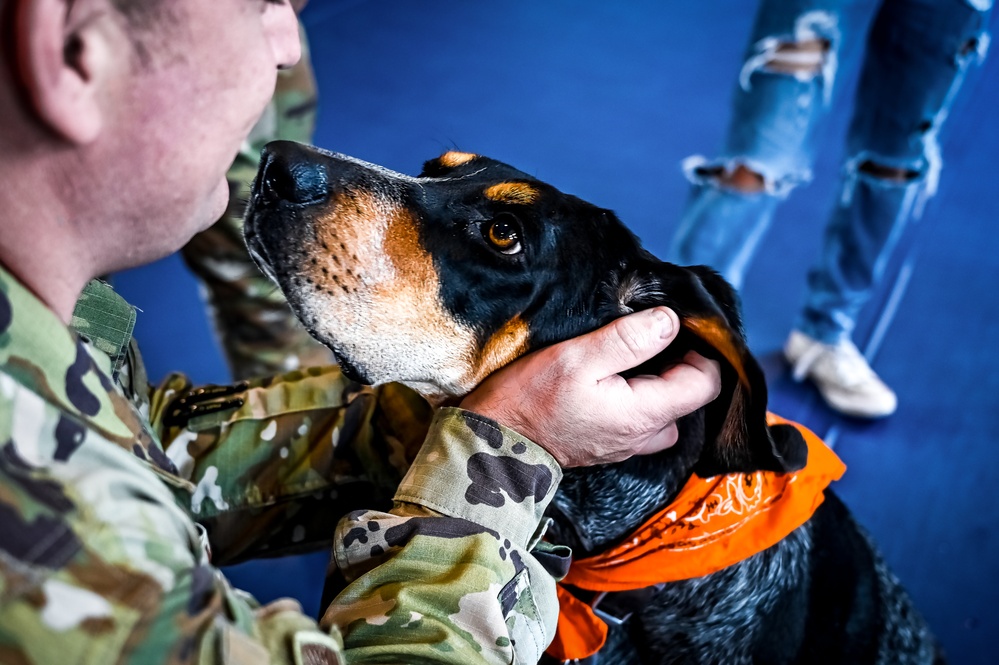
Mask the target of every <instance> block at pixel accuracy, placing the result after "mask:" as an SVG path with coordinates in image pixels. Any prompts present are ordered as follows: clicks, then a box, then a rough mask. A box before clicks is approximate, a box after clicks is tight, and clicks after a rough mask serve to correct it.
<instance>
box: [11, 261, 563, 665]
mask: <svg viewBox="0 0 999 665" xmlns="http://www.w3.org/2000/svg"><path fill="white" fill-rule="evenodd" d="M87 294H88V297H87V298H85V299H84V300H82V301H81V303H80V304H79V306H78V308H77V314H78V315H79V317H80V318H78V319H76V320H75V321H74V323H75V325H76V327H78V328H80V329H82V331H83V334H77V333H76V332H74V331H72V330H70V329H69V328H67V327H66V326H64V325H63V324H62V323H61V322H60V321H59V320H58V319H57V318H56V317H55V315H54V314H53V313H52V312H51V311H50V310H49V309H47V308H46V307H45V306H44V305H43V304H42V303H41V302H40V301H39V300H37V299H36V298H35V297H34V296H33V295H32V294H31V293H30V292H29V291H28V290H27V289H25V288H24V287H23V286H22V285H21V284H20V283H18V282H17V281H16V280H15V279H14V278H13V277H12V276H11V275H10V274H9V273H6V272H4V271H3V269H2V267H0V662H2V663H5V664H6V663H11V664H21V663H25V664H32V665H49V664H55V663H58V664H59V665H71V664H74V663H100V664H102V665H105V664H109V663H143V664H158V663H192V662H193V663H240V664H250V665H252V664H255V663H288V664H291V663H295V664H296V665H305V664H316V665H319V664H321V663H418V662H419V663H425V662H426V663H429V662H433V663H462V664H469V663H480V662H481V663H512V662H513V663H526V662H535V661H536V660H537V659H538V658H539V656H540V654H541V652H542V650H543V649H544V648H545V646H546V645H547V644H548V642H549V641H550V639H551V636H552V634H553V632H554V628H555V621H556V614H557V602H556V599H555V582H554V579H553V577H552V574H551V572H550V571H553V570H555V569H556V568H557V567H558V565H559V564H564V563H565V561H564V554H565V553H564V552H552V551H549V550H545V551H541V550H540V549H538V548H536V546H537V544H538V542H537V541H538V540H539V538H540V532H541V529H540V528H539V524H541V523H542V513H543V511H544V509H545V507H546V505H547V504H548V502H549V501H550V499H551V497H552V495H553V493H554V491H555V489H556V486H557V484H558V482H559V480H560V477H561V472H560V470H559V468H558V466H557V465H556V464H555V462H554V460H553V459H552V458H551V457H550V456H548V454H547V453H545V452H544V451H543V450H541V449H540V448H539V447H537V446H535V445H534V444H533V443H531V442H530V441H527V440H525V439H523V438H522V437H520V436H518V435H517V434H516V433H514V432H512V431H510V430H507V429H504V428H502V427H500V426H498V425H497V424H496V423H494V422H492V421H489V420H486V419H484V418H481V417H478V416H476V415H475V414H472V413H469V412H465V411H462V410H460V409H453V408H451V409H442V410H440V411H438V412H437V413H436V414H433V417H432V418H431V417H430V416H431V414H430V412H429V410H428V409H427V407H426V406H425V404H423V403H422V402H421V401H420V400H418V399H414V397H413V395H412V394H411V393H408V392H407V391H405V390H402V389H400V388H398V387H394V386H386V387H383V388H381V389H378V390H373V389H371V388H366V387H361V386H358V385H356V384H351V383H350V382H348V381H347V380H345V379H344V378H343V377H342V376H341V375H340V374H339V372H338V371H337V370H336V369H335V368H332V367H325V368H315V369H310V370H306V371H300V372H295V373H291V374H286V375H283V376H280V377H277V378H273V379H269V380H259V381H254V382H250V383H248V384H245V385H242V386H237V387H235V388H230V389H209V390H194V389H192V387H191V386H190V385H189V384H188V382H187V381H185V380H184V379H183V377H180V376H172V377H170V378H169V379H167V381H166V382H165V383H164V384H163V385H162V386H160V387H159V388H156V389H150V388H149V387H148V384H147V383H146V380H145V376H144V373H143V370H142V366H141V363H140V362H139V359H138V356H137V355H136V352H135V346H134V344H129V343H126V342H125V340H127V339H129V337H130V333H131V325H132V322H133V321H134V313H133V310H132V309H131V308H129V307H127V306H126V305H125V304H124V303H123V301H120V299H118V298H117V296H116V295H114V294H113V292H112V291H111V290H110V288H109V287H106V286H101V285H99V284H95V285H94V286H93V287H88V291H87ZM424 436H425V442H424ZM421 444H422V446H421ZM164 446H165V447H164ZM407 469H408V470H407ZM404 471H405V473H404V475H403V472H404ZM400 477H401V478H402V480H401V483H399V479H400ZM396 486H397V488H398V489H397V491H395V495H394V497H393V498H392V499H391V500H388V501H387V502H386V508H387V510H373V509H372V507H374V506H376V502H377V501H379V500H380V496H389V494H387V493H384V488H391V487H396ZM355 508H356V510H354V512H350V514H349V515H347V516H346V517H344V518H343V519H340V520H339V523H337V521H338V518H339V517H340V516H342V515H344V513H345V512H346V511H347V510H350V509H355ZM195 519H196V520H197V522H195V521H194V520H195ZM320 546H324V547H325V546H332V551H333V555H334V558H335V561H336V563H337V565H338V566H339V568H340V572H341V574H342V576H343V578H344V580H345V584H346V585H347V586H346V589H345V590H344V591H343V592H342V593H340V594H339V595H338V596H337V598H336V599H335V600H334V601H333V602H332V603H331V604H330V605H329V607H328V608H327V610H326V613H325V616H324V617H323V618H322V620H321V621H320V622H319V623H318V624H317V623H316V622H315V621H314V620H313V619H311V618H308V617H306V616H304V615H303V614H302V612H301V609H300V607H299V606H298V605H297V603H295V602H294V601H291V600H286V601H277V602H275V603H271V604H269V605H265V606H263V607H261V606H259V605H258V604H257V603H255V602H254V601H253V599H252V598H250V597H249V596H248V595H247V594H245V593H242V592H240V591H238V590H236V589H233V588H232V587H231V586H230V585H229V584H228V583H227V581H226V580H225V578H224V577H223V576H222V575H221V574H220V573H219V571H218V570H217V569H216V568H215V566H217V565H220V564H222V563H229V562H233V561H237V560H239V559H243V558H247V557H251V556H258V555H260V554H271V555H275V554H283V553H287V552H292V551H295V550H299V549H306V548H315V547H320Z"/></svg>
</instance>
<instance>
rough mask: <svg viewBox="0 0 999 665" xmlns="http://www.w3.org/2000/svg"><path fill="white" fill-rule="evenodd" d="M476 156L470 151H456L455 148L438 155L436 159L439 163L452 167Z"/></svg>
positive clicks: (465, 162)
mask: <svg viewBox="0 0 999 665" xmlns="http://www.w3.org/2000/svg"><path fill="white" fill-rule="evenodd" d="M476 157H478V155H475V154H473V153H470V152H458V151H457V150H451V151H449V152H445V153H444V154H443V155H441V156H440V157H438V158H437V161H439V162H440V163H441V166H444V167H446V168H449V169H453V168H454V167H456V166H461V165H462V164H467V163H468V162H470V161H472V160H473V159H475V158H476Z"/></svg>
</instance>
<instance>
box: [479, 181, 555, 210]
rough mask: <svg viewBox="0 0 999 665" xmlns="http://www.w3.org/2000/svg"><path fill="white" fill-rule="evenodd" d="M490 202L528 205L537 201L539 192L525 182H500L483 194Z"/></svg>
mask: <svg viewBox="0 0 999 665" xmlns="http://www.w3.org/2000/svg"><path fill="white" fill-rule="evenodd" d="M483 194H485V197H486V198H487V199H489V200H490V201H496V202H497V203H514V204H518V205H530V204H531V203H534V202H535V201H537V200H538V197H539V196H541V192H539V191H538V190H537V189H535V188H534V187H532V186H531V185H528V184H527V183H526V182H501V183H499V184H498V185H493V186H492V187H489V188H488V189H486V191H484V192H483Z"/></svg>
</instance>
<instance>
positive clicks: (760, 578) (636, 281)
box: [244, 142, 945, 665]
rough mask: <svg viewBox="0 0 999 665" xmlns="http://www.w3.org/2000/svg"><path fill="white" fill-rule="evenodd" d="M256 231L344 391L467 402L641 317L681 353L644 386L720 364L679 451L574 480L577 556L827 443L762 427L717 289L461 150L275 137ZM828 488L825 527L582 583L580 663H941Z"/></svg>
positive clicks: (570, 540) (561, 511)
mask: <svg viewBox="0 0 999 665" xmlns="http://www.w3.org/2000/svg"><path fill="white" fill-rule="evenodd" d="M244 233H245V238H246V241H247V245H248V247H249V249H250V252H251V255H252V256H253V257H254V258H255V260H256V261H257V263H258V264H259V265H260V267H261V269H262V270H263V271H264V272H265V273H266V274H267V275H268V276H270V277H271V279H273V280H274V281H275V282H276V283H277V284H278V285H279V286H280V288H281V289H282V290H283V291H284V293H285V295H286V296H287V299H288V302H289V303H290V305H291V307H292V308H293V310H294V311H295V313H296V314H297V316H298V317H299V318H300V319H301V320H302V322H303V323H304V325H305V326H306V328H307V329H308V330H309V331H310V333H311V334H312V335H313V336H315V337H316V338H317V339H318V340H319V341H321V342H322V343H323V344H325V345H326V346H328V347H329V348H330V349H331V350H332V351H333V353H334V354H335V356H336V358H337V360H338V362H339V364H340V366H341V368H342V370H343V372H344V374H345V375H346V376H347V377H348V378H351V379H353V380H356V381H358V382H360V383H365V384H381V383H386V382H401V383H404V384H406V385H408V386H410V387H412V388H413V389H415V390H417V391H418V392H420V393H421V394H422V395H424V396H425V397H426V398H427V399H428V400H429V401H430V402H431V403H433V404H445V403H454V402H456V400H458V399H459V398H460V397H461V396H463V395H465V394H467V393H468V392H470V391H471V390H472V389H473V388H475V386H476V385H478V384H479V383H480V382H481V381H482V380H483V379H484V378H485V377H486V376H488V375H489V374H491V373H492V372H493V371H495V370H496V369H498V368H500V367H502V366H503V365H505V364H507V363H509V362H510V361H512V360H514V359H515V358H517V357H519V356H521V355H523V354H525V353H527V352H529V351H531V350H534V349H538V348H541V347H544V346H546V345H549V344H552V343H555V342H558V341H561V340H564V339H568V338H570V337H574V336H577V335H580V334H582V333H585V332H588V331H590V330H594V329H596V328H598V327H600V326H602V325H604V324H606V323H608V322H610V321H611V320H613V319H615V318H616V317H620V316H622V315H624V314H627V313H629V312H632V311H636V310H640V309H645V308H649V307H654V306H658V305H666V306H669V307H671V308H672V309H673V310H675V311H676V313H677V314H678V316H679V318H680V321H681V327H682V331H681V332H680V334H679V335H678V337H677V339H676V340H675V341H674V342H673V344H671V345H670V347H669V349H667V351H666V352H664V353H663V354H662V355H661V356H659V357H657V358H656V359H654V360H653V361H650V363H648V364H647V366H643V367H642V368H638V369H637V370H635V373H649V372H658V371H660V370H662V369H663V368H665V367H666V366H667V365H669V364H670V363H675V362H677V361H678V360H679V359H680V358H682V357H683V355H684V354H685V353H687V352H688V351H690V350H695V351H698V352H699V353H701V354H702V355H705V356H707V357H711V358H714V359H717V360H718V361H719V364H720V366H721V367H722V391H721V395H720V396H719V397H718V398H717V399H716V400H715V401H713V402H712V403H711V404H709V405H708V406H706V407H704V408H702V409H701V410H699V411H697V412H695V413H694V414H691V415H690V416H687V417H685V418H683V419H681V421H680V422H679V423H678V429H679V440H678V442H677V444H676V445H674V446H673V447H672V448H670V449H668V450H666V451H663V452H660V453H657V454H654V455H650V456H645V457H640V458H639V457H636V458H632V459H630V460H627V461H624V462H621V463H617V464H609V465H604V466H599V467H593V468H585V469H567V470H566V471H565V476H564V479H563V481H562V484H561V485H560V488H559V491H558V493H557V495H556V497H555V499H554V501H553V503H552V508H551V514H550V516H551V519H552V525H551V527H550V529H549V532H548V538H549V539H550V540H552V541H553V542H557V543H560V544H565V545H569V546H571V547H572V548H573V551H574V556H575V557H576V559H577V560H588V559H589V558H590V557H599V556H601V553H606V552H608V551H610V550H613V549H614V548H618V547H621V546H622V544H623V545H627V544H628V542H630V540H629V539H631V540H638V539H637V538H632V535H633V534H635V533H636V529H640V528H641V527H642V525H643V524H646V523H647V522H648V521H649V520H650V519H652V518H654V517H655V516H656V515H661V514H662V511H663V510H664V508H668V506H670V505H671V502H673V501H674V500H675V499H676V498H677V495H678V494H679V493H681V492H682V491H683V490H684V488H685V487H687V486H689V485H690V484H691V483H694V484H696V482H698V481H699V479H712V478H740V479H742V481H739V482H743V481H744V482H745V483H746V484H747V487H749V485H750V481H751V480H752V478H757V477H761V478H762V477H763V476H756V475H753V474H770V475H768V476H766V477H767V478H771V479H776V480H780V479H785V480H786V479H788V478H790V479H791V480H794V478H795V477H796V476H795V474H798V473H803V469H806V468H807V464H808V463H809V462H810V458H811V456H812V455H814V454H815V453H816V452H817V451H819V450H821V449H820V448H815V449H811V448H810V444H808V443H807V441H806V439H807V437H805V436H804V435H803V434H802V430H801V428H797V427H795V426H793V425H791V424H787V423H775V422H773V421H772V419H771V422H768V414H767V411H766V399H767V389H766V383H765V381H764V376H763V372H762V371H761V369H760V367H759V365H758V363H757V362H756V360H755V359H754V358H753V356H752V355H751V353H750V352H749V350H748V348H747V346H746V342H745V336H744V334H743V331H742V324H741V319H740V312H739V303H738V299H737V296H736V294H735V292H734V290H733V289H732V288H731V286H729V285H728V284H727V283H726V282H725V281H724V280H723V279H722V278H721V277H720V276H719V275H717V274H716V273H715V272H713V271H712V270H710V269H708V268H706V267H703V266H693V267H680V266H675V265H672V264H669V263H665V262H662V261H660V260H658V259H656V258H655V257H654V256H653V255H652V254H650V253H649V252H647V251H646V250H644V249H643V248H642V247H641V244H640V243H639V241H638V239H637V238H636V237H635V236H634V235H633V234H632V233H631V232H630V231H629V230H628V229H627V228H626V227H625V226H624V225H623V224H622V223H621V222H620V221H619V220H618V219H617V217H616V216H615V215H614V214H613V213H612V212H611V211H609V210H605V209H602V208H599V207H597V206H594V205H592V204H589V203H587V202H585V201H583V200H581V199H579V198H576V197H574V196H571V195H567V194H564V193H562V192H560V191H558V190H557V189H556V188H554V187H553V186H551V185H549V184H546V183H544V182H541V181H540V180H538V179H536V178H534V177H531V176H529V175H527V174H525V173H523V172H521V171H518V170H516V169H515V168H513V167H511V166H508V165H506V164H504V163H502V162H499V161H496V160H493V159H489V158H487V157H484V156H480V155H475V154H472V153H464V152H457V151H451V152H447V153H445V154H443V155H441V156H440V157H437V158H435V159H432V160H430V161H428V162H426V163H425V164H424V166H423V171H422V173H421V174H420V175H419V176H418V177H410V176H406V175H402V174H399V173H395V172H393V171H390V170H388V169H385V168H382V167H379V166H376V165H373V164H369V163H366V162H362V161H360V160H357V159H353V158H350V157H347V156H344V155H340V154H335V153H330V152H326V151H323V150H320V149H316V148H312V147H308V146H304V145H301V144H297V143H292V142H275V143H272V144H270V145H268V146H267V148H266V149H265V151H264V153H263V155H262V160H261V166H260V170H259V172H258V174H257V177H256V180H255V181H254V184H253V187H252V192H251V200H250V202H249V205H248V209H247V214H246V220H245V231H244ZM810 450H811V452H810ZM830 454H831V453H830ZM733 474H734V475H733ZM740 474H741V475H740ZM753 489H754V488H753ZM735 491H736V492H741V493H743V494H745V493H746V491H747V490H746V487H737V488H736V490H735ZM820 493H821V494H822V497H821V498H820V499H819V500H820V501H821V505H819V507H818V508H817V509H815V510H814V513H810V515H811V517H810V519H807V521H804V523H803V524H801V525H800V526H797V525H795V527H794V528H793V529H790V530H789V533H787V534H784V535H781V536H780V537H779V538H778V539H777V541H776V542H774V543H773V544H772V545H769V546H767V547H766V548H765V549H763V550H762V551H759V552H757V553H753V554H752V555H750V556H748V557H746V558H743V559H741V560H739V561H736V562H733V563H731V564H726V565H725V566H724V567H723V568H721V569H719V570H717V571H713V572H710V573H708V574H704V575H700V576H696V577H692V578H688V579H681V580H670V581H668V582H660V583H656V584H653V585H650V586H648V587H645V588H641V589H637V590H636V591H635V592H633V593H631V594H630V595H631V598H630V599H629V593H610V594H604V593H593V592H592V591H588V590H587V589H585V588H573V587H567V588H566V592H567V593H569V594H571V595H572V597H574V598H576V599H578V600H579V601H580V602H581V603H582V604H583V605H586V606H587V607H589V608H590V610H592V611H593V613H594V614H595V615H596V616H598V617H600V618H603V619H605V620H606V623H608V624H610V625H609V626H608V627H607V629H606V630H607V634H606V638H605V639H602V640H601V642H602V646H600V647H599V650H598V651H597V652H596V653H595V654H593V655H590V654H587V655H586V656H585V658H586V660H585V661H584V662H589V663H596V662H598V661H599V662H600V663H610V664H614V665H617V664H619V663H850V664H854V665H856V664H862V663H879V664H881V663H884V664H887V663H892V664H895V665H897V664H900V663H943V662H945V661H944V657H943V654H942V652H941V650H940V648H939V646H938V644H937V642H936V640H935V638H934V637H933V635H932V633H931V632H930V630H929V628H928V627H927V625H926V623H925V621H924V620H923V619H922V618H921V617H920V615H919V614H918V612H917V611H916V610H915V608H914V607H913V604H912V602H911V600H910V599H909V597H908V595H907V594H906V592H905V591H904V590H903V589H902V587H901V586H900V584H899V582H898V581H897V579H896V578H895V577H894V576H893V575H892V573H891V572H890V571H889V570H888V568H887V566H886V565H885V563H884V561H883V559H882V558H881V556H880V555H879V554H878V553H877V550H876V548H875V547H874V545H873V544H872V543H871V541H870V540H869V538H868V536H867V535H866V534H865V533H864V532H863V530H862V529H861V528H860V527H859V526H858V525H857V524H856V523H855V521H854V520H853V519H852V518H851V516H850V514H849V511H848V510H847V509H846V507H845V506H844V504H843V503H842V502H841V501H840V500H839V499H838V498H837V497H836V495H835V494H834V493H833V492H832V491H830V490H828V489H826V490H825V491H824V492H821V491H820ZM822 499H824V500H822ZM715 503H717V502H715ZM670 518H671V519H673V521H674V523H676V520H675V519H674V516H673V515H672V514H670ZM677 524H678V523H677ZM680 526H684V528H686V526H685V525H680ZM677 528H679V527H677ZM570 576H571V573H570ZM561 593H562V592H561V591H560V594H561ZM560 597H561V596H560ZM573 602H575V601H573ZM590 610H587V611H590ZM602 625H603V624H601V626H602ZM560 626H561V623H560ZM560 632H561V627H560ZM586 637H587V636H586V635H584V638H586ZM559 657H560V658H563V659H564V658H565V656H564V654H563V655H560V656H559ZM552 662H557V661H556V660H553V661H552Z"/></svg>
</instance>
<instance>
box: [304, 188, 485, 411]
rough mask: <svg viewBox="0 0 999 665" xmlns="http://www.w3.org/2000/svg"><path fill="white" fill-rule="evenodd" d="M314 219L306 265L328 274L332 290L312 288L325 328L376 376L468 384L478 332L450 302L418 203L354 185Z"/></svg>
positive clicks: (424, 390) (446, 388)
mask: <svg viewBox="0 0 999 665" xmlns="http://www.w3.org/2000/svg"><path fill="white" fill-rule="evenodd" d="M314 224H315V227H316V240H317V241H318V244H319V246H318V247H315V246H314V247H313V248H312V251H311V252H310V257H309V259H308V261H307V262H306V263H307V266H306V268H307V269H308V270H309V273H308V275H309V276H310V277H313V278H315V279H320V278H323V279H324V280H325V281H324V282H321V283H320V286H321V287H323V288H325V289H326V291H322V289H320V291H321V292H320V293H319V294H318V295H317V296H313V297H309V298H308V301H309V303H311V306H312V311H311V312H310V313H311V314H312V315H313V317H314V319H315V326H316V327H318V328H319V330H318V332H319V334H320V336H321V337H323V338H325V339H327V340H329V343H330V344H331V345H335V347H336V348H337V350H338V351H340V352H341V353H343V354H344V355H345V356H346V357H348V358H350V359H351V360H353V361H354V362H355V363H357V364H358V366H359V367H360V368H362V369H363V370H364V371H365V372H366V374H367V375H368V377H369V378H370V379H371V380H372V381H374V382H375V383H385V382H388V381H401V382H403V383H406V384H407V385H409V386H410V387H413V388H415V389H416V390H417V391H418V392H420V393H421V394H423V395H424V396H426V397H428V398H429V397H433V396H435V395H437V396H442V397H440V399H443V397H447V396H457V395H460V394H464V393H465V392H468V390H470V389H471V388H470V387H469V386H467V385H466V379H467V377H470V376H473V375H474V370H473V368H474V367H475V366H476V363H475V362H474V360H475V359H476V358H477V355H478V353H477V349H476V346H477V345H476V341H475V339H476V338H475V332H474V331H473V330H472V329H471V328H470V327H468V326H466V325H463V324H461V323H460V322H458V321H457V320H455V318H454V317H453V316H452V315H451V314H450V313H449V312H448V311H447V310H446V309H445V308H444V305H443V303H442V302H441V299H440V276H439V275H438V274H437V271H436V268H435V267H434V262H433V258H432V257H431V256H430V254H429V253H428V252H427V251H426V250H425V249H424V248H423V245H422V243H421V241H420V229H419V221H418V219H417V218H416V216H415V215H414V213H413V212H411V211H410V210H408V209H407V208H405V207H404V206H403V205H401V204H400V203H399V202H398V201H395V200H393V199H391V198H389V197H386V196H384V195H380V194H377V193H373V192H368V191H363V190H354V191H352V192H348V193H346V194H342V195H340V196H339V197H337V199H336V200H335V201H333V202H331V204H330V207H329V209H328V210H327V211H326V212H325V213H324V214H323V215H322V216H321V217H319V218H317V219H316V220H314ZM313 258H315V259H317V261H316V262H315V263H313V260H312V259H313ZM307 288H308V287H303V289H307ZM440 399H438V401H440Z"/></svg>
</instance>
